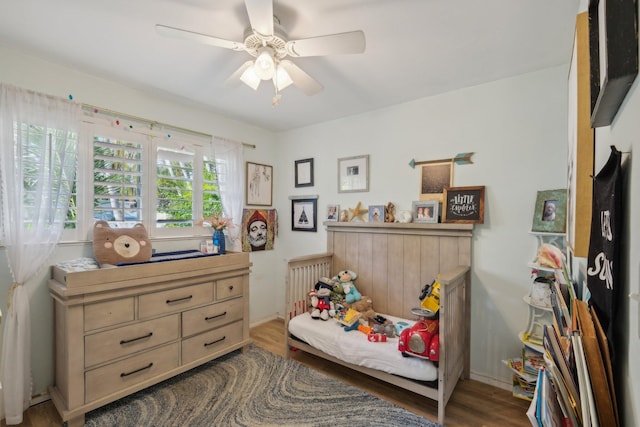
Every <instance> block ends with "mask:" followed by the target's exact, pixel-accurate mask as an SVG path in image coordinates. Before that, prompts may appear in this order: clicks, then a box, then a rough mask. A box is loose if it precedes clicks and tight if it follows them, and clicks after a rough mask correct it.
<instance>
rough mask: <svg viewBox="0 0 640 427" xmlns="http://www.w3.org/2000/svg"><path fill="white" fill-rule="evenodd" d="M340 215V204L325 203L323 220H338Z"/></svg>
mask: <svg viewBox="0 0 640 427" xmlns="http://www.w3.org/2000/svg"><path fill="white" fill-rule="evenodd" d="M339 215H340V205H327V216H326V217H325V219H324V220H325V221H338V217H339Z"/></svg>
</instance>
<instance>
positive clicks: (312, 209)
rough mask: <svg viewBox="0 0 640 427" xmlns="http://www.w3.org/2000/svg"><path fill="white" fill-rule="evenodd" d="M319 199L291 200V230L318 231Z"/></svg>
mask: <svg viewBox="0 0 640 427" xmlns="http://www.w3.org/2000/svg"><path fill="white" fill-rule="evenodd" d="M317 207H318V199H315V198H313V199H293V200H291V230H293V231H314V232H315V231H317V229H318V227H317V224H316V222H317V219H318V211H317Z"/></svg>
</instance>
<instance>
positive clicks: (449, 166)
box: [420, 161, 453, 202]
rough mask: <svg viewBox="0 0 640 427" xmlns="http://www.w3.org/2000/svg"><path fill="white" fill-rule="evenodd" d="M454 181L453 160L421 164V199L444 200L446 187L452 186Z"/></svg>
mask: <svg viewBox="0 0 640 427" xmlns="http://www.w3.org/2000/svg"><path fill="white" fill-rule="evenodd" d="M452 183H453V162H452V161H446V162H440V163H430V164H426V165H422V166H420V200H438V201H439V202H442V200H443V193H444V189H445V187H451V185H452Z"/></svg>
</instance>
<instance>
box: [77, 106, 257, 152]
mask: <svg viewBox="0 0 640 427" xmlns="http://www.w3.org/2000/svg"><path fill="white" fill-rule="evenodd" d="M82 108H83V109H89V110H92V111H98V112H100V113H105V114H108V115H111V116H116V117H122V118H125V119H130V120H135V121H138V122H144V123H149V124H150V125H151V127H152V128H153V126H154V125H155V126H162V127H168V128H171V129H175V130H179V131H181V132H187V133H191V134H194V135H198V136H204V137H206V138H213V137H214V135H210V134H208V133H205V132H200V131H197V130H193V129H187V128H183V127H180V126H174V125H170V124H168V123H162V122H158V121H155V120H149V119H145V118H143V117H138V116H133V115H131V114H125V113H120V112H117V111H113V110H109V109H106V108H102V107H97V106H95V105H90V104H82ZM215 138H220V139H224V140H225V141H229V140H228V139H227V138H223V137H220V136H215ZM241 144H242V145H243V146H245V147H249V148H256V145H255V144H248V143H246V142H242V143H241Z"/></svg>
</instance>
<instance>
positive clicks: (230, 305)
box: [182, 298, 244, 337]
mask: <svg viewBox="0 0 640 427" xmlns="http://www.w3.org/2000/svg"><path fill="white" fill-rule="evenodd" d="M243 308H244V300H243V299H242V298H235V299H232V300H229V301H225V302H220V303H217V304H211V305H208V306H206V307H201V308H194V309H193V310H189V311H186V312H184V313H182V336H183V337H188V336H189V335H193V334H197V333H198V332H202V331H206V330H208V329H213V328H216V327H218V326H221V325H224V324H226V323H230V322H233V321H236V320H240V319H242V311H243Z"/></svg>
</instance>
